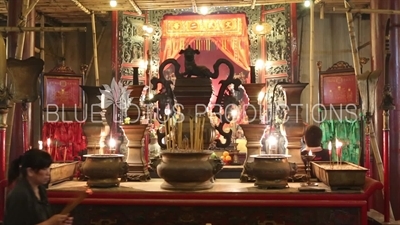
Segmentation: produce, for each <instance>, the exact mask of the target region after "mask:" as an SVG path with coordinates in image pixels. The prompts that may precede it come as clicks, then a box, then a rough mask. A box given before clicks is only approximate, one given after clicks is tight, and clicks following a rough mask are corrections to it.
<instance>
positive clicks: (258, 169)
mask: <svg viewBox="0 0 400 225" xmlns="http://www.w3.org/2000/svg"><path fill="white" fill-rule="evenodd" d="M288 157H289V156H288V155H283V154H264V155H259V156H256V157H255V159H254V165H253V168H252V172H253V174H254V176H255V178H256V182H255V185H256V186H257V187H258V188H285V187H286V186H287V185H288V179H289V175H290V172H291V168H290V164H289V161H288Z"/></svg>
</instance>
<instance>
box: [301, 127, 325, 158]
mask: <svg viewBox="0 0 400 225" xmlns="http://www.w3.org/2000/svg"><path fill="white" fill-rule="evenodd" d="M303 140H304V144H305V147H304V148H302V149H301V155H307V154H309V152H310V151H311V152H312V153H313V155H315V158H314V160H313V161H329V160H330V159H329V151H328V150H327V149H323V148H322V147H321V146H322V145H321V141H322V130H321V129H320V128H319V127H318V126H316V125H310V126H308V127H307V128H306V130H305V131H304V135H303ZM303 162H304V165H305V164H306V162H305V161H304V160H303Z"/></svg>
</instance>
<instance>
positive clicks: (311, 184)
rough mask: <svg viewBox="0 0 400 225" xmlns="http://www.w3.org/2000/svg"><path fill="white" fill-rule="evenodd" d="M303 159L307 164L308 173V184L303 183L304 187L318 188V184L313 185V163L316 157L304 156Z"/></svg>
mask: <svg viewBox="0 0 400 225" xmlns="http://www.w3.org/2000/svg"><path fill="white" fill-rule="evenodd" d="M301 158H302V159H303V161H305V162H306V172H307V176H306V178H307V180H306V183H302V184H301V186H302V187H307V186H318V183H313V182H311V161H312V160H313V159H314V158H315V155H302V156H301Z"/></svg>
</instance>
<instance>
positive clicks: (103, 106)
mask: <svg viewBox="0 0 400 225" xmlns="http://www.w3.org/2000/svg"><path fill="white" fill-rule="evenodd" d="M105 101H106V96H105V95H104V94H101V102H100V107H101V108H102V109H104V108H105Z"/></svg>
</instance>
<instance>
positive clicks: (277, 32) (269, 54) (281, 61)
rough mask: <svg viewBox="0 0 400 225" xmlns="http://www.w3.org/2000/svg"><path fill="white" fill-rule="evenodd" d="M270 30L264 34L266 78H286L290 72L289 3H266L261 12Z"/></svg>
mask: <svg viewBox="0 0 400 225" xmlns="http://www.w3.org/2000/svg"><path fill="white" fill-rule="evenodd" d="M262 14H263V17H264V18H263V19H264V21H265V22H266V23H269V24H271V25H272V31H271V32H270V33H269V34H267V35H266V38H265V42H266V43H265V45H264V46H265V48H264V49H262V50H261V51H265V52H266V59H265V60H266V67H267V68H266V70H267V71H266V78H287V77H288V75H289V74H290V73H291V62H292V60H291V44H290V43H291V38H290V37H291V32H290V5H289V4H276V5H266V6H264V10H263V12H262Z"/></svg>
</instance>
